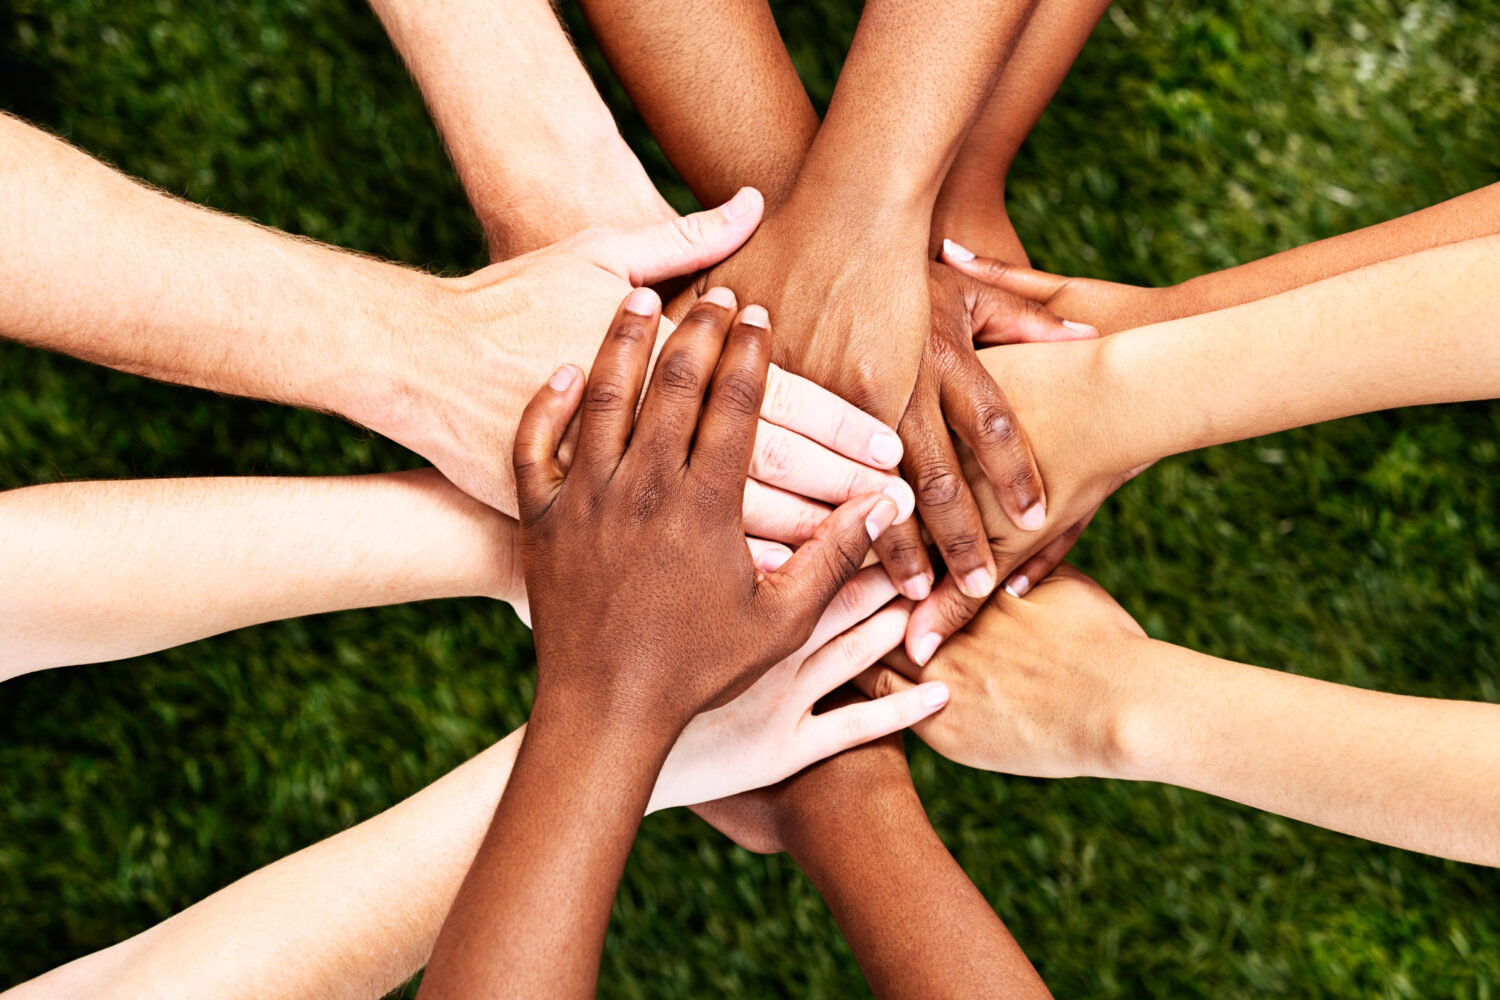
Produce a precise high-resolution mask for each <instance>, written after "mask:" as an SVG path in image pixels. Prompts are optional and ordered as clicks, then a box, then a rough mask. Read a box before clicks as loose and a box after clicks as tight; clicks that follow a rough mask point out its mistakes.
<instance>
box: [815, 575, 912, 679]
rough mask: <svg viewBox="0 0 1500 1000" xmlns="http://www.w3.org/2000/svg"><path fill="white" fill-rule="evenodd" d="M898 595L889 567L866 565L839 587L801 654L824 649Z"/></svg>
mask: <svg viewBox="0 0 1500 1000" xmlns="http://www.w3.org/2000/svg"><path fill="white" fill-rule="evenodd" d="M895 596H896V588H895V585H893V584H892V583H891V578H890V577H889V576H887V575H886V572H885V570H883V569H881V568H880V567H879V566H866V567H865V568H864V569H862V570H860V571H859V572H858V573H856V574H854V579H852V580H850V581H849V582H848V583H846V584H844V585H843V587H841V588H839V592H838V594H836V595H835V596H834V598H833V600H832V601H831V602H830V603H829V605H828V607H827V608H826V609H825V610H824V612H823V617H822V618H819V619H818V624H817V626H816V627H814V628H813V632H812V636H811V637H810V638H809V639H808V640H807V642H805V643H804V644H803V646H802V649H801V650H799V651H798V653H799V654H800V655H801V656H803V657H807V656H811V655H812V654H813V653H816V652H817V651H818V650H819V649H821V648H823V647H824V646H825V645H827V644H828V643H829V642H831V641H832V640H833V639H834V637H836V636H839V635H842V634H844V633H845V632H847V631H849V629H851V628H853V627H854V626H856V625H858V624H859V623H860V622H862V621H865V620H866V619H868V618H869V617H870V616H871V615H873V614H875V612H877V611H879V610H880V609H881V608H883V607H885V606H886V605H887V604H889V603H891V599H892V598H893V597H895Z"/></svg>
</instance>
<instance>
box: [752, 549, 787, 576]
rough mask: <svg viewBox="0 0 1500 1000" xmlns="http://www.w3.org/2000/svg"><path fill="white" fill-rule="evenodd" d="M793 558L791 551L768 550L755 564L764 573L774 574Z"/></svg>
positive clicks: (762, 553)
mask: <svg viewBox="0 0 1500 1000" xmlns="http://www.w3.org/2000/svg"><path fill="white" fill-rule="evenodd" d="M790 558H792V550H791V549H766V550H764V551H763V552H761V554H760V555H759V557H757V558H756V561H755V564H756V565H757V566H759V567H760V570H761V572H763V573H774V572H776V571H777V570H778V569H780V568H781V567H783V566H785V565H786V561H787V560H788V559H790Z"/></svg>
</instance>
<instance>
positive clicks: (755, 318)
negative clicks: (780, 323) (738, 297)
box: [740, 306, 771, 330]
mask: <svg viewBox="0 0 1500 1000" xmlns="http://www.w3.org/2000/svg"><path fill="white" fill-rule="evenodd" d="M740 322H741V323H743V324H745V325H746V326H758V327H760V328H761V329H762V330H764V329H766V328H767V327H769V326H770V325H771V314H770V313H768V312H766V307H765V306H746V307H745V311H744V312H742V313H740Z"/></svg>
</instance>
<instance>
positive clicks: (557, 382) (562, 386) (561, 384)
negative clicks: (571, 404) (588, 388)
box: [547, 365, 579, 392]
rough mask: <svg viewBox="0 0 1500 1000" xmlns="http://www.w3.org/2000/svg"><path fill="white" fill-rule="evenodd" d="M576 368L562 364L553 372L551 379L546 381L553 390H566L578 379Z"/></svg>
mask: <svg viewBox="0 0 1500 1000" xmlns="http://www.w3.org/2000/svg"><path fill="white" fill-rule="evenodd" d="M578 374H579V372H578V369H577V368H574V367H573V366H572V365H563V366H562V367H561V368H559V369H558V370H557V371H556V372H554V373H553V375H552V378H551V380H550V381H549V382H548V383H547V384H548V385H550V386H551V387H552V389H553V391H554V392H567V391H568V390H569V389H571V388H573V383H574V382H577V381H578Z"/></svg>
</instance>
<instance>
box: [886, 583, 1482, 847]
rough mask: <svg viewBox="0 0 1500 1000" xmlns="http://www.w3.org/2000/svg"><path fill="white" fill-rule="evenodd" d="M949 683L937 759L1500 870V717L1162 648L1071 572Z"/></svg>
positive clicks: (1002, 609) (933, 723)
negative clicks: (1173, 792) (1088, 779)
mask: <svg viewBox="0 0 1500 1000" xmlns="http://www.w3.org/2000/svg"><path fill="white" fill-rule="evenodd" d="M898 669H899V671H900V672H896V671H893V670H891V669H889V668H882V669H880V670H878V671H876V672H874V673H872V674H869V675H867V676H866V678H864V679H863V681H862V686H864V687H865V688H866V689H867V690H870V691H873V692H877V693H881V694H888V693H891V692H894V691H900V690H904V689H905V687H906V685H907V684H909V683H911V681H910V680H909V679H908V678H916V679H920V680H922V681H924V682H927V681H932V680H935V679H942V680H943V681H945V682H946V683H947V684H948V685H949V686H950V687H951V688H952V691H953V702H952V704H951V705H950V706H949V707H948V708H947V709H945V710H944V711H943V713H941V714H940V715H938V716H936V717H934V718H933V719H930V720H928V721H927V722H926V723H925V728H923V729H919V732H920V733H922V735H923V738H924V739H926V740H929V741H930V742H931V743H932V745H933V746H934V747H935V748H937V749H938V750H939V751H940V752H942V753H944V754H946V755H948V756H950V757H953V758H954V759H955V760H958V761H961V762H963V763H967V764H971V765H973V766H976V767H984V768H989V769H992V770H1003V771H1009V772H1012V773H1016V774H1027V775H1035V776H1039V777H1067V776H1073V775H1091V776H1097V777H1112V778H1126V779H1132V780H1139V781H1163V782H1167V783H1170V784H1175V785H1180V786H1182V787H1184V788H1193V789H1197V790H1199V791H1203V792H1208V793H1210V794H1213V795H1219V796H1222V797H1223V798H1228V799H1233V800H1235V801H1237V802H1243V803H1246V804H1247V805H1252V806H1255V807H1257V808H1260V809H1267V810H1270V811H1272V812H1276V813H1279V814H1281V815H1284V816H1290V817H1292V818H1293V819H1299V820H1302V821H1304V822H1308V823H1315V824H1317V825H1319V826H1325V827H1328V828H1330V829H1333V830H1338V831H1340V832H1343V833H1348V834H1352V835H1354V836H1358V837H1365V838H1367V839H1370V840H1377V841H1380V842H1381V843H1385V844H1391V845H1394V846H1397V847H1404V848H1408V849H1410V850H1416V851H1424V852H1426V853H1429V854H1438V855H1442V856H1443V857H1448V858H1454V859H1457V860H1461V861H1471V862H1476V863H1479V864H1488V865H1500V746H1497V743H1496V740H1495V733H1496V731H1497V727H1500V705H1490V704H1481V703H1476V702H1463V701H1439V700H1435V699H1431V698H1413V697H1403V696H1398V695H1390V694H1381V693H1379V692H1376V691H1365V690H1361V689H1358V688H1351V687H1345V686H1343V685H1339V684H1330V683H1328V682H1326V681H1319V680H1314V679H1312V678H1309V677H1299V676H1296V675H1293V674H1287V673H1282V672H1280V671H1276V670H1267V669H1263V668H1261V667H1252V666H1246V665H1245V664H1242V663H1232V662H1230V661H1227V660H1220V659H1217V658H1215V657H1212V656H1205V655H1203V654H1201V653H1195V652H1193V651H1191V650H1187V649H1181V648H1179V647H1175V646H1171V645H1169V644H1167V643H1164V642H1159V641H1157V640H1153V639H1149V638H1147V637H1146V635H1145V633H1143V632H1142V631H1141V629H1140V627H1139V626H1138V625H1136V623H1135V622H1134V621H1132V620H1131V618H1130V616H1129V615H1127V614H1126V613H1125V611H1124V610H1123V609H1121V608H1120V606H1119V605H1118V604H1116V603H1115V602H1114V601H1113V599H1111V598H1110V596H1109V595H1108V594H1106V593H1105V592H1104V591H1103V589H1102V588H1100V587H1099V586H1098V585H1097V584H1095V583H1094V582H1093V581H1091V580H1089V579H1088V578H1086V577H1084V576H1083V575H1082V574H1081V573H1078V572H1077V571H1075V570H1071V569H1063V570H1060V571H1059V572H1058V573H1056V574H1054V575H1053V576H1052V577H1049V578H1048V579H1047V580H1044V581H1043V582H1042V583H1040V584H1038V586H1037V587H1036V589H1035V590H1034V591H1033V593H1032V595H1031V596H1029V597H1028V598H1027V599H1026V600H1024V601H1023V600H1018V599H1016V598H1013V597H1010V596H1009V595H1001V596H999V597H997V598H996V601H995V603H993V604H991V605H990V606H988V607H986V608H985V610H984V611H983V612H982V613H981V614H980V616H979V618H977V619H976V620H975V622H974V624H973V625H972V626H971V627H970V630H969V631H968V632H966V633H965V634H964V635H962V636H959V637H955V638H954V640H953V641H951V642H950V643H949V644H948V645H947V646H946V647H944V649H943V651H942V653H941V654H939V656H938V658H937V659H935V660H933V662H932V663H931V664H930V665H929V666H928V667H927V668H926V669H917V668H914V667H912V666H911V665H910V664H904V665H899V664H898Z"/></svg>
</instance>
